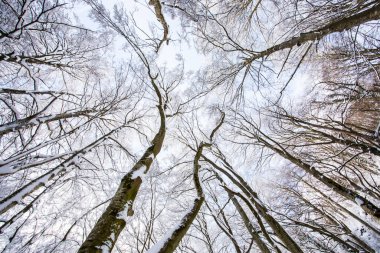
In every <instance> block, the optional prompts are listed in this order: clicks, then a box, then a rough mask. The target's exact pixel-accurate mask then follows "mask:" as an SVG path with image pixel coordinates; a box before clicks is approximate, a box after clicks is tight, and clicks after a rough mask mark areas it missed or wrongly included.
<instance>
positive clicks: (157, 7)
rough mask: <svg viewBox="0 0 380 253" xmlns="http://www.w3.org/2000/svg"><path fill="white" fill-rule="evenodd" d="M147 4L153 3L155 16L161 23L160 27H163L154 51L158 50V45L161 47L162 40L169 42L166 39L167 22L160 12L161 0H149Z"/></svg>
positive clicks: (167, 32) (167, 31)
mask: <svg viewBox="0 0 380 253" xmlns="http://www.w3.org/2000/svg"><path fill="white" fill-rule="evenodd" d="M149 4H150V5H153V7H154V12H155V13H156V17H157V19H158V21H159V22H160V23H161V25H162V28H163V29H164V34H163V37H162V39H161V40H160V42H159V43H158V46H157V49H156V52H158V50H159V49H160V47H161V45H162V43H164V41H167V42H169V41H168V34H169V26H168V23H166V20H165V17H164V15H163V14H162V6H161V2H160V1H159V0H150V1H149Z"/></svg>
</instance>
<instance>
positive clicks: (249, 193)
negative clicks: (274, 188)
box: [202, 156, 302, 253]
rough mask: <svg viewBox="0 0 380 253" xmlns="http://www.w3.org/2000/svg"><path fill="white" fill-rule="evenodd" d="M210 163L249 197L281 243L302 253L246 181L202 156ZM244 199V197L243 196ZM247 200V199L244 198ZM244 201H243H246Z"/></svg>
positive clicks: (297, 252) (292, 250) (295, 251)
mask: <svg viewBox="0 0 380 253" xmlns="http://www.w3.org/2000/svg"><path fill="white" fill-rule="evenodd" d="M202 157H203V158H204V159H205V160H206V161H207V162H208V163H210V164H211V165H212V166H213V167H214V168H215V169H217V170H218V171H220V172H222V173H223V174H224V175H226V176H227V177H228V178H229V179H230V180H231V181H232V182H233V183H234V184H235V185H236V186H238V187H239V188H240V189H241V190H242V191H243V193H244V194H245V195H246V196H249V201H250V202H251V203H252V204H253V205H254V206H255V208H256V209H257V210H258V212H259V214H260V215H261V216H262V217H263V218H264V220H265V221H266V222H267V223H268V225H269V226H270V227H271V228H272V229H273V231H274V233H275V234H276V235H277V236H278V237H279V238H280V239H281V241H282V242H283V243H284V244H285V245H286V247H288V249H289V250H290V251H291V252H294V253H299V252H302V250H301V248H300V247H299V246H298V244H297V243H296V242H295V241H294V240H293V239H292V238H291V237H290V236H289V234H288V233H287V232H286V231H285V229H284V228H283V227H282V226H281V224H279V223H278V222H277V221H276V219H274V218H273V217H272V216H271V215H270V214H269V213H268V210H267V209H266V207H265V206H263V205H262V204H261V201H260V200H259V198H258V195H257V193H256V192H254V191H253V190H252V188H251V187H250V186H249V185H248V184H247V183H246V182H245V181H244V179H243V178H242V177H240V176H239V175H237V173H235V172H234V171H233V170H231V169H229V171H230V172H231V173H233V175H234V176H235V177H237V178H238V180H239V181H237V180H236V179H234V178H233V177H232V176H231V175H230V174H229V173H228V172H227V171H226V170H224V169H223V168H221V167H219V166H218V165H216V164H215V163H214V162H213V161H211V160H210V159H208V158H207V157H205V156H202ZM235 194H236V193H235ZM241 198H242V199H243V198H244V196H241ZM244 199H245V198H244ZM244 199H243V200H244Z"/></svg>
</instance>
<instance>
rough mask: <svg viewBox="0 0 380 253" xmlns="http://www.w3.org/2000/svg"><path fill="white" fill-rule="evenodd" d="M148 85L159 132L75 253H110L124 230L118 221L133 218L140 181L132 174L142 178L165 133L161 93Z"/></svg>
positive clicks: (154, 85)
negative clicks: (154, 98) (153, 95)
mask: <svg viewBox="0 0 380 253" xmlns="http://www.w3.org/2000/svg"><path fill="white" fill-rule="evenodd" d="M151 83H152V85H153V88H154V90H155V92H156V95H157V97H158V100H159V105H158V106H157V107H158V111H159V114H160V128H159V131H158V133H157V134H156V136H155V137H154V139H153V141H152V145H151V146H150V147H148V148H147V150H146V151H145V153H144V154H143V156H142V157H141V158H140V160H139V161H138V162H137V163H136V164H135V165H134V166H133V167H132V169H131V170H130V171H129V172H128V173H127V174H126V175H125V176H124V177H123V179H122V180H121V182H120V184H119V187H118V189H117V191H116V193H115V195H114V196H113V198H112V200H111V202H110V204H109V205H108V207H107V208H106V210H105V211H104V212H103V214H102V216H101V217H100V218H99V220H98V221H97V223H96V224H95V226H94V227H93V229H92V230H91V232H90V234H89V235H88V237H87V239H86V240H85V241H84V242H83V244H82V246H81V247H80V249H79V251H78V252H81V253H84V252H103V249H104V251H109V252H111V251H112V249H113V247H114V246H115V243H116V241H117V238H118V237H119V235H120V233H121V231H122V230H123V229H124V227H125V226H126V222H125V220H124V218H123V217H122V213H123V211H127V214H128V216H132V215H133V210H132V204H133V201H134V200H135V198H136V195H137V193H138V191H139V189H140V186H141V183H142V179H141V177H140V176H137V177H134V173H135V172H137V171H140V170H143V169H144V171H143V173H144V174H146V173H147V172H148V170H149V168H150V166H151V164H152V162H153V159H154V158H155V157H156V156H157V155H158V153H159V152H160V151H161V148H162V144H163V142H164V139H165V133H166V130H165V129H166V117H165V111H164V108H163V100H162V97H161V93H160V91H159V89H158V87H157V85H156V84H155V82H154V79H153V78H152V79H151Z"/></svg>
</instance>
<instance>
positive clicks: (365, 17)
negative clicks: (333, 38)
mask: <svg viewBox="0 0 380 253" xmlns="http://www.w3.org/2000/svg"><path fill="white" fill-rule="evenodd" d="M379 18H380V4H375V5H374V6H373V7H372V8H370V9H368V10H365V11H362V12H360V13H358V14H355V15H352V16H350V17H345V18H341V19H340V20H335V21H332V22H331V23H330V24H327V25H325V26H324V27H321V28H319V29H316V30H314V31H309V32H306V33H300V35H299V36H297V37H293V38H291V39H289V40H287V41H284V42H282V43H280V44H277V45H275V46H272V47H270V48H268V49H266V50H264V51H261V52H259V53H257V54H254V55H253V56H252V57H250V58H248V59H247V60H246V62H245V64H246V65H248V64H250V63H252V62H253V61H254V60H257V59H259V58H262V57H266V56H269V55H271V54H273V53H275V52H277V51H281V50H283V49H287V48H292V47H294V46H300V45H302V44H304V43H306V42H309V41H315V40H320V39H322V38H323V37H325V36H326V35H329V34H332V33H335V32H341V31H344V30H347V29H351V28H353V27H356V26H358V25H360V24H363V23H365V22H368V21H372V20H377V19H379Z"/></svg>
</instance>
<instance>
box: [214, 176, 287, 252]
mask: <svg viewBox="0 0 380 253" xmlns="http://www.w3.org/2000/svg"><path fill="white" fill-rule="evenodd" d="M214 174H215V176H216V178H217V179H218V180H219V182H220V183H221V184H222V185H224V184H225V183H224V181H223V179H222V178H221V177H220V176H219V174H218V173H216V172H215V173H214ZM227 193H228V196H229V198H230V199H231V200H232V203H233V205H234V206H235V208H236V210H237V211H238V213H239V215H240V217H241V218H242V220H243V222H244V226H245V227H246V228H247V230H248V232H249V234H250V235H251V236H252V239H253V240H254V241H255V243H256V245H257V247H259V249H260V251H261V252H263V253H270V250H269V248H268V247H267V245H266V244H265V243H264V242H263V241H262V240H261V238H260V236H259V234H258V233H257V231H256V230H255V228H254V227H253V225H252V223H251V221H250V220H249V217H248V215H247V214H246V213H245V211H244V209H243V207H242V206H241V205H240V203H239V201H238V200H237V199H236V198H235V196H234V195H233V194H232V193H230V192H228V191H227ZM269 239H270V238H269ZM270 243H271V244H272V246H273V247H274V248H275V249H276V251H277V252H280V251H279V249H278V248H277V246H276V245H275V244H274V242H273V241H272V240H270Z"/></svg>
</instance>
